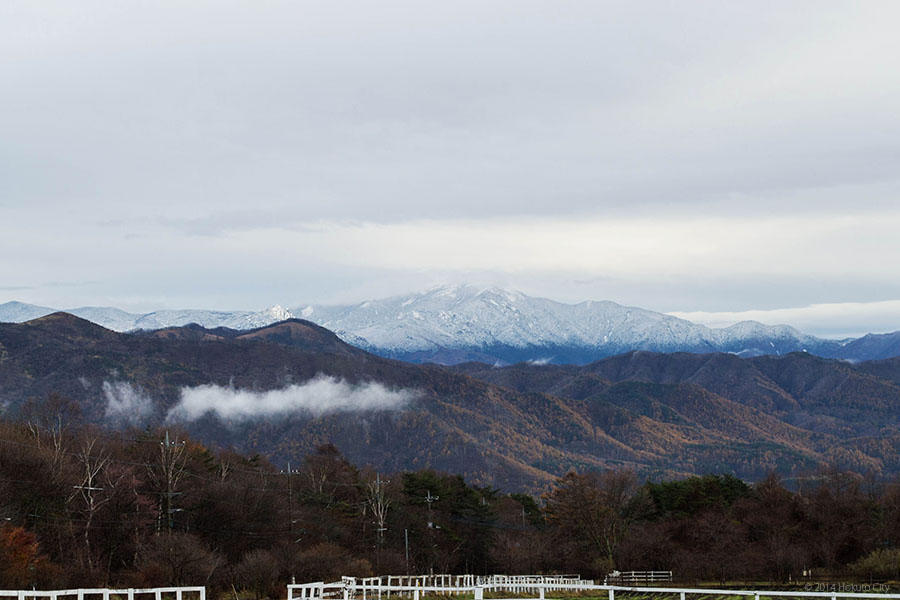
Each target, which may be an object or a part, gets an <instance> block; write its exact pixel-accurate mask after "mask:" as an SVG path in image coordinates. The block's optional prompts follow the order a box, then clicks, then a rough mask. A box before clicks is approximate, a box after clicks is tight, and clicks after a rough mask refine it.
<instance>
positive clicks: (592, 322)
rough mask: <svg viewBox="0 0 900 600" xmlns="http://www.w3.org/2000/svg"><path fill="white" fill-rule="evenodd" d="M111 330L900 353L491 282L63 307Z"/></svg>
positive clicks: (379, 346)
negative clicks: (191, 327)
mask: <svg viewBox="0 0 900 600" xmlns="http://www.w3.org/2000/svg"><path fill="white" fill-rule="evenodd" d="M54 311H55V309H51V308H46V307H41V306H34V305H30V304H23V303H20V302H7V303H6V304H0V321H13V322H21V321H27V320H30V319H34V318H37V317H40V316H44V315H46V314H50V313H52V312H54ZM66 312H70V313H72V314H74V315H77V316H79V317H82V318H84V319H87V320H90V321H92V322H94V323H97V324H99V325H102V326H104V327H107V328H109V329H113V330H116V331H130V330H135V329H147V330H150V329H162V328H165V327H172V326H182V325H187V324H189V323H197V324H199V325H202V326H203V327H207V328H215V327H228V328H231V329H239V330H248V329H256V328H259V327H265V326H267V325H270V324H272V323H277V322H281V321H285V320H288V319H291V318H294V317H300V318H303V319H307V320H309V321H312V322H314V323H316V324H318V325H321V326H322V327H325V328H327V329H330V330H331V331H333V332H334V333H336V334H337V335H338V336H339V337H340V338H341V339H342V340H343V341H345V342H347V343H349V344H353V345H355V346H358V347H361V348H364V349H366V350H369V351H371V352H375V353H377V354H381V355H384V356H389V357H393V358H400V359H404V360H411V361H416V362H424V361H434V362H443V363H456V362H463V361H467V360H478V361H481V362H497V363H514V362H522V361H537V360H541V361H549V362H555V363H587V362H592V361H595V360H599V359H601V358H604V357H607V356H612V355H615V354H622V353H624V352H629V351H633V350H647V351H653V352H695V353H708V352H728V353H732V354H737V355H740V356H758V355H763V354H773V355H780V354H787V353H790V352H797V351H802V352H809V353H812V354H818V355H820V356H825V357H829V358H845V359H851V360H869V359H873V358H887V357H890V356H896V355H900V344H898V343H897V341H896V336H894V337H891V336H886V337H879V338H877V339H876V338H873V339H867V340H866V341H865V343H862V342H859V343H857V342H853V341H851V340H843V341H840V342H839V341H833V340H823V339H819V338H816V337H813V336H810V335H806V334H803V333H801V332H800V331H797V330H796V329H794V328H793V327H790V326H787V325H775V326H771V325H764V324H762V323H758V322H755V321H745V322H741V323H736V324H734V325H731V326H729V327H725V328H720V329H716V328H710V327H706V326H704V325H699V324H696V323H692V322H690V321H686V320H684V319H680V318H678V317H674V316H671V315H666V314H663V313H658V312H654V311H650V310H646V309H642V308H637V307H633V306H623V305H621V304H616V303H615V302H610V301H607V300H603V301H595V300H589V301H584V302H580V303H578V304H565V303H562V302H557V301H554V300H549V299H546V298H536V297H532V296H528V295H527V294H524V293H522V292H517V291H509V290H504V289H502V288H498V287H488V286H474V285H453V286H440V287H434V288H431V289H428V290H425V291H423V292H418V293H414V294H407V295H402V296H393V297H390V298H382V299H377V300H367V301H365V302H360V303H357V304H352V305H343V306H327V305H301V306H298V307H297V308H293V309H287V308H285V307H283V306H280V305H274V306H271V307H269V308H267V309H265V310H261V311H258V312H253V311H210V310H161V311H155V312H151V313H146V314H132V313H128V312H125V311H122V310H119V309H116V308H109V307H82V308H76V309H71V310H67V311H66Z"/></svg>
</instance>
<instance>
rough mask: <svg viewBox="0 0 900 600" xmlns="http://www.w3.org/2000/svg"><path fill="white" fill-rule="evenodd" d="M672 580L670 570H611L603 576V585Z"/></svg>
mask: <svg viewBox="0 0 900 600" xmlns="http://www.w3.org/2000/svg"><path fill="white" fill-rule="evenodd" d="M670 581H672V571H621V572H620V571H613V572H612V573H610V574H609V575H607V576H606V577H604V578H603V585H635V584H642V583H643V584H647V583H666V582H670Z"/></svg>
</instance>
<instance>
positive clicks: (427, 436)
mask: <svg viewBox="0 0 900 600" xmlns="http://www.w3.org/2000/svg"><path fill="white" fill-rule="evenodd" d="M309 386H312V387H309ZM306 390H310V391H309V392H307V391H306ZM335 390H336V391H335ZM196 394H201V395H202V396H203V398H206V399H208V400H210V403H209V404H208V405H207V406H208V407H209V408H208V409H207V410H206V412H203V411H200V412H197V413H196V414H195V416H193V417H185V418H182V417H179V416H178V415H179V413H177V411H176V412H173V408H175V407H177V406H179V405H180V403H181V402H183V401H184V400H185V398H186V397H188V396H191V395H196ZM372 394H375V395H385V394H388V395H391V394H393V395H394V396H395V397H396V396H397V395H398V394H401V395H403V397H404V398H407V399H408V402H404V403H403V404H392V405H386V404H384V403H382V404H371V403H370V404H364V405H360V407H359V408H357V409H346V408H344V409H331V410H329V409H328V407H327V406H326V407H325V409H324V410H320V411H316V412H312V411H309V410H307V409H305V408H304V407H303V406H304V405H303V404H302V403H300V404H298V402H300V401H302V400H303V399H304V398H307V399H308V398H313V399H314V400H316V401H317V402H319V401H320V400H318V398H320V397H321V398H324V400H321V402H326V403H327V402H331V401H333V400H335V399H337V400H338V401H340V400H341V398H342V397H347V396H348V395H349V396H351V397H363V398H365V397H366V396H367V395H372ZM52 395H59V396H60V397H63V398H68V399H70V400H71V401H72V402H74V403H75V404H76V405H77V406H78V407H79V413H80V414H81V417H80V418H83V419H85V420H86V421H88V422H96V423H107V424H114V423H116V422H118V421H117V420H116V419H118V418H124V419H126V421H127V422H129V423H131V424H132V425H134V426H148V425H154V424H156V425H160V424H167V425H178V426H182V427H185V428H186V429H187V430H188V431H190V432H191V433H192V434H194V435H197V436H198V438H199V439H202V440H203V441H204V442H207V443H212V444H214V445H216V446H221V447H233V448H235V449H237V450H239V451H242V452H250V453H261V454H265V455H266V456H269V457H271V458H272V459H273V460H279V461H282V462H283V461H285V460H298V459H299V458H300V457H302V456H303V455H304V454H305V453H307V452H310V451H312V450H314V449H315V448H316V447H317V446H318V445H321V444H323V443H334V444H335V445H336V446H337V447H338V448H339V449H340V450H341V452H343V453H344V454H345V455H346V456H347V457H348V458H349V459H351V460H352V461H354V462H357V463H359V464H371V465H373V466H375V467H376V468H379V469H383V470H388V471H390V470H402V469H410V468H435V469H440V470H444V471H448V472H458V473H461V474H463V475H464V476H466V477H467V478H468V479H469V480H470V481H473V482H476V483H479V484H484V485H495V486H498V487H502V488H504V489H513V490H523V489H527V490H540V489H545V487H546V486H547V485H548V484H549V482H551V481H552V480H553V479H554V478H555V477H557V476H559V475H562V474H564V473H565V472H566V471H568V470H569V469H577V470H602V469H605V468H612V467H622V468H628V469H633V470H635V471H636V472H637V473H638V474H639V475H640V476H641V477H648V478H650V477H657V476H661V477H673V476H683V475H689V474H704V473H708V472H729V473H734V474H736V475H737V476H740V477H743V478H746V479H759V478H762V477H764V476H765V475H766V474H767V473H768V472H770V471H773V470H774V471H778V472H779V473H781V474H783V475H785V476H805V475H808V474H810V473H814V472H815V471H816V470H818V469H822V468H825V467H827V466H828V465H831V464H835V465H838V466H841V467H842V468H847V469H852V470H855V471H857V472H872V473H875V474H878V475H880V476H883V477H891V476H895V475H898V474H900V459H898V456H897V454H896V452H895V449H896V448H900V422H898V413H897V411H896V406H897V405H898V403H900V359H891V360H887V361H877V362H871V363H862V364H859V365H853V364H849V363H846V362H843V361H839V360H833V359H824V358H819V357H815V356H812V355H809V354H804V353H793V354H789V355H786V356H781V357H756V358H740V357H737V356H734V355H729V354H706V355H701V354H691V353H677V354H659V353H652V352H646V351H636V352H631V353H627V354H624V355H620V356H616V357H611V358H607V359H603V360H601V361H597V362H595V363H591V364H588V365H584V366H573V365H551V364H547V365H532V364H527V363H522V364H518V365H513V366H509V367H495V366H493V365H490V364H483V363H467V364H461V365H458V366H455V367H444V366H439V365H434V364H426V365H417V364H412V363H407V362H402V361H396V360H392V359H387V358H383V357H379V356H377V355H374V354H371V353H368V352H366V351H365V350H362V349H358V348H354V347H351V346H350V345H348V344H346V343H345V342H343V341H342V340H340V338H338V337H337V336H336V335H335V334H334V333H333V332H331V331H329V330H327V329H325V328H322V327H320V326H318V325H316V324H314V323H312V322H310V321H306V320H302V319H290V320H286V321H282V322H279V323H276V324H274V325H270V326H266V327H263V328H259V329H256V330H253V331H249V332H247V331H237V330H230V329H226V328H218V329H205V328H202V327H200V326H197V325H191V326H185V327H181V328H170V329H168V330H158V331H149V332H135V333H118V332H114V331H111V330H108V329H105V328H102V327H100V326H98V325H95V324H93V323H90V322H89V321H87V320H84V319H81V318H79V317H75V316H72V315H68V314H64V313H56V314H52V315H49V316H45V317H41V318H38V319H36V320H33V321H29V322H26V323H22V324H0V411H4V412H5V413H6V414H9V415H18V416H19V417H20V418H27V416H26V413H23V412H22V411H26V409H27V410H34V407H35V406H38V407H39V406H40V400H41V399H44V398H48V397H51V396H52ZM354 395H355V396H354ZM298 399H299V400H298ZM236 401H240V402H243V403H244V405H245V408H247V410H250V411H251V412H252V411H253V410H258V411H259V410H261V411H262V412H256V413H253V414H255V415H256V416H251V417H240V416H238V417H229V416H227V413H221V412H217V410H218V407H221V406H224V405H227V404H228V403H233V402H236ZM35 402H37V404H35ZM273 402H274V403H278V402H282V403H284V404H282V405H281V408H279V409H278V410H277V411H275V412H272V411H271V410H269V411H268V412H266V410H267V409H266V407H267V406H268V407H271V405H272V403H273ZM292 402H293V404H292ZM29 406H31V407H32V408H28V407H29ZM38 409H39V408H38ZM111 409H116V410H117V411H118V412H117V413H115V414H112V413H111ZM172 415H175V416H174V417H173V416H172ZM223 415H224V416H223ZM113 417H116V419H114V418H113ZM135 418H136V419H137V420H135ZM111 419H112V420H111ZM185 419H186V420H185Z"/></svg>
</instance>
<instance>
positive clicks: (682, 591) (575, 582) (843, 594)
mask: <svg viewBox="0 0 900 600" xmlns="http://www.w3.org/2000/svg"><path fill="white" fill-rule="evenodd" d="M442 577H452V578H453V579H440V578H442ZM436 578H437V579H436ZM456 578H460V579H456ZM465 578H468V579H465ZM473 579H474V585H468V584H469V583H470V582H472V581H473ZM386 581H390V582H391V583H386ZM395 581H396V583H393V582H395ZM462 582H465V583H466V585H458V584H459V583H462ZM846 587H849V588H850V589H853V588H852V587H851V586H846ZM485 591H488V592H498V591H503V592H513V593H522V594H523V597H524V595H525V594H528V596H529V597H530V598H534V597H537V598H540V600H545V599H546V598H547V592H551V593H553V592H567V591H568V592H585V591H598V592H602V593H604V594H605V595H606V596H607V597H608V599H609V600H615V597H616V593H641V594H648V593H650V594H657V595H658V598H659V600H686V597H687V596H688V595H691V596H694V595H702V596H705V597H709V596H722V597H723V598H724V597H728V596H732V597H733V596H745V597H747V600H751V598H752V600H760V599H761V598H765V599H774V600H778V599H781V598H803V599H806V598H828V599H830V600H837V599H838V598H847V599H853V598H868V599H880V600H900V594H876V593H861V592H852V591H849V592H848V591H843V589H841V588H840V587H838V588H836V589H830V590H829V591H823V592H813V591H809V592H807V591H788V590H726V589H717V588H674V587H635V586H619V585H597V584H595V583H594V582H593V581H584V580H580V579H577V578H574V577H570V576H566V577H543V576H538V575H514V576H508V575H498V576H491V577H473V576H471V575H453V576H441V575H431V576H411V577H407V576H402V577H400V576H391V577H371V578H366V579H360V580H357V579H355V578H353V577H345V578H343V580H341V581H336V582H334V583H325V582H321V581H319V582H316V583H307V584H296V585H289V586H288V590H287V596H288V599H287V600H324V599H328V598H335V599H338V598H339V599H342V600H376V599H377V600H381V599H382V598H389V597H390V596H391V594H395V595H402V596H405V597H406V598H412V599H413V600H420V599H421V596H422V595H423V594H431V595H458V594H460V595H461V594H471V595H472V596H474V598H475V600H484V593H485ZM564 595H565V594H560V596H564Z"/></svg>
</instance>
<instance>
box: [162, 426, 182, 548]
mask: <svg viewBox="0 0 900 600" xmlns="http://www.w3.org/2000/svg"><path fill="white" fill-rule="evenodd" d="M159 445H160V462H159V466H160V479H162V482H161V483H162V484H163V485H164V486H165V490H166V491H164V492H161V495H162V496H163V498H164V500H163V502H162V504H163V507H164V512H165V515H166V518H167V524H168V529H169V531H170V532H171V531H172V528H173V526H174V521H173V517H174V514H175V513H176V512H181V511H182V509H180V508H173V502H172V499H173V498H174V497H175V496H180V495H181V492H176V491H175V486H176V485H177V484H178V482H179V480H180V479H181V475H182V474H183V473H184V461H183V460H182V458H183V455H184V442H179V441H178V440H177V439H176V440H175V441H174V442H173V441H171V440H169V430H168V429H167V430H166V439H165V440H164V441H162V442H160V443H159ZM160 516H162V515H160ZM158 532H159V526H157V533H158Z"/></svg>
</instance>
